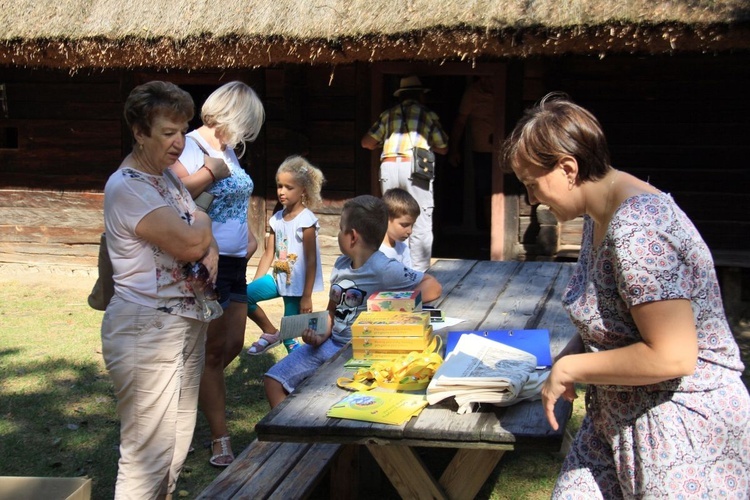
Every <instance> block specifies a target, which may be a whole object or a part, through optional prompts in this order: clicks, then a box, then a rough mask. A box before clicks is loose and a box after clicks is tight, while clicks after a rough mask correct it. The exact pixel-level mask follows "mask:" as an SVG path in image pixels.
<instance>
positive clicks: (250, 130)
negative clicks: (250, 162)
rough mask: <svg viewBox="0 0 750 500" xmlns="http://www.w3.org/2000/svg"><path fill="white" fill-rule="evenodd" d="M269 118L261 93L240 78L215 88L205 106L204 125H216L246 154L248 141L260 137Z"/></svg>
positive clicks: (232, 145) (222, 133)
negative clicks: (240, 80)
mask: <svg viewBox="0 0 750 500" xmlns="http://www.w3.org/2000/svg"><path fill="white" fill-rule="evenodd" d="M265 119H266V112H265V110H264V109H263V103H262V102H260V98H258V94H256V93H255V91H254V90H253V89H252V88H251V87H249V86H248V85H246V84H244V83H242V82H237V81H235V82H229V83H225V84H224V85H222V86H221V87H219V88H218V89H216V90H214V91H213V92H212V93H211V95H210V96H208V99H206V102H204V103H203V107H202V108H201V120H202V121H203V124H204V125H206V126H207V127H211V128H215V129H216V130H217V131H218V132H219V133H220V134H221V138H222V140H223V141H224V142H226V144H227V146H229V147H230V148H232V149H234V148H237V147H241V148H242V150H241V151H240V154H239V155H238V156H239V157H242V155H244V154H245V142H252V141H254V140H255V139H256V138H257V137H258V134H259V133H260V127H261V126H262V125H263V122H264V121H265Z"/></svg>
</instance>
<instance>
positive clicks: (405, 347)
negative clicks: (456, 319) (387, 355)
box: [352, 327, 432, 359]
mask: <svg viewBox="0 0 750 500" xmlns="http://www.w3.org/2000/svg"><path fill="white" fill-rule="evenodd" d="M431 341H432V327H429V328H428V329H427V331H426V332H425V335H424V336H423V337H416V336H415V337H393V336H387V337H380V336H377V337H352V348H353V349H354V350H355V351H356V350H357V349H360V350H364V349H367V350H370V351H405V352H411V351H424V350H425V349H426V348H427V346H428V345H430V342H431ZM355 359H357V358H356V357H355Z"/></svg>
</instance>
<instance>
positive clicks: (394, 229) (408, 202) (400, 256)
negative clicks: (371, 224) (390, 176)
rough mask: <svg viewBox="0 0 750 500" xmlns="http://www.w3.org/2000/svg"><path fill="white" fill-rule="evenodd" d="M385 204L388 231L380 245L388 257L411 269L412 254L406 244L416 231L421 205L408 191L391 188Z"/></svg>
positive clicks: (386, 193)
mask: <svg viewBox="0 0 750 500" xmlns="http://www.w3.org/2000/svg"><path fill="white" fill-rule="evenodd" d="M383 202H384V203H385V206H386V207H387V208H388V230H387V231H386V232H385V238H383V243H382V244H381V245H380V251H381V252H383V253H384V254H385V255H386V257H390V258H392V259H396V260H397V261H399V262H401V263H402V264H403V265H405V266H406V267H411V253H410V252H409V244H408V243H407V242H406V241H407V240H408V239H409V236H411V232H412V231H413V230H414V223H415V222H416V221H417V217H419V213H420V209H419V203H417V200H415V199H414V197H413V196H412V195H410V194H409V192H408V191H406V190H405V189H401V188H391V189H389V190H388V191H386V192H385V193H384V194H383Z"/></svg>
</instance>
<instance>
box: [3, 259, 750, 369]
mask: <svg viewBox="0 0 750 500" xmlns="http://www.w3.org/2000/svg"><path fill="white" fill-rule="evenodd" d="M250 269H252V261H251V267H250ZM330 275H331V269H330V266H325V265H324V266H323V277H324V290H323V291H322V292H316V293H314V294H313V305H314V308H315V309H316V310H323V309H325V307H326V306H327V304H328V293H327V291H328V287H329V281H328V279H329V277H330ZM96 276H97V270H96V268H93V267H91V268H89V267H75V268H74V267H64V266H57V265H38V264H33V265H32V264H6V263H0V283H3V282H9V281H20V282H22V283H24V284H25V285H27V286H43V287H47V288H54V289H60V290H66V291H70V290H72V291H73V292H74V293H77V292H78V291H80V292H81V295H80V298H81V301H82V302H84V303H85V301H86V297H87V296H88V292H89V291H90V290H91V287H92V286H93V285H94V282H95V281H96ZM248 276H249V277H250V278H252V271H250V272H248ZM743 305H744V307H743V308H741V309H740V312H739V314H738V317H734V318H729V321H730V325H731V326H732V330H733V332H734V334H735V338H736V339H737V343H738V344H739V346H740V350H741V351H742V359H743V360H745V364H746V365H747V366H746V369H745V377H744V378H745V381H746V383H750V304H748V303H744V304H743ZM262 307H263V310H264V311H265V312H266V314H267V315H268V317H269V318H270V319H271V321H273V322H274V323H276V324H277V325H278V322H279V320H280V318H281V316H282V315H283V313H284V304H283V301H282V300H281V299H275V300H271V301H267V302H264V303H262ZM260 334H261V331H260V329H259V328H257V327H256V326H255V324H254V323H253V322H252V321H248V325H247V334H246V340H245V343H246V345H248V346H249V345H250V344H251V343H252V342H253V341H254V340H256V339H257V338H258V336H259V335H260Z"/></svg>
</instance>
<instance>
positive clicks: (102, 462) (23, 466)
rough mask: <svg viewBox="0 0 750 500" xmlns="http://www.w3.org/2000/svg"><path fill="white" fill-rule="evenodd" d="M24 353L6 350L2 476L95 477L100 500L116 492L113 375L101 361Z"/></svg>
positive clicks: (0, 419) (0, 414)
mask: <svg viewBox="0 0 750 500" xmlns="http://www.w3.org/2000/svg"><path fill="white" fill-rule="evenodd" d="M19 353H20V351H18V350H13V349H7V350H4V351H2V352H0V374H2V384H0V449H1V450H2V454H0V470H2V474H3V475H7V476H37V477H80V476H88V477H90V478H91V479H92V481H93V489H92V498H94V499H98V498H102V499H104V498H112V496H113V492H114V482H115V471H116V468H117V460H118V457H119V453H118V443H119V421H118V420H117V416H116V413H115V397H114V394H113V391H112V384H111V382H110V380H109V378H108V376H107V374H106V373H102V370H101V366H100V365H98V364H97V363H96V362H93V361H92V362H76V363H71V362H70V361H69V360H67V359H64V358H59V357H53V356H47V357H45V358H44V359H40V360H31V361H21V362H19V361H17V359H18V358H17V356H16V355H18V354H19ZM14 358H15V359H14Z"/></svg>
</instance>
